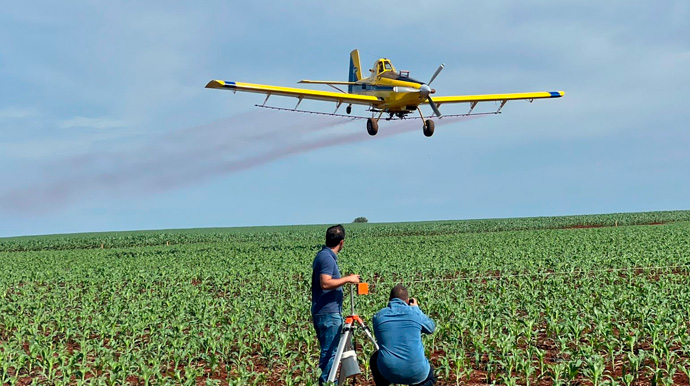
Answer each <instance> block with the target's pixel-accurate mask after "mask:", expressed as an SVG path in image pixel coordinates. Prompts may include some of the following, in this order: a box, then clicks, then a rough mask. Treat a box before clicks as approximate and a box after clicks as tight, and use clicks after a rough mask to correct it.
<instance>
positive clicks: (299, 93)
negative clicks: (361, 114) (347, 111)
mask: <svg viewBox="0 0 690 386" xmlns="http://www.w3.org/2000/svg"><path fill="white" fill-rule="evenodd" d="M206 88H219V89H224V90H231V91H244V92H253V93H258V94H265V95H266V96H267V98H268V96H271V95H280V96H289V97H295V98H299V99H314V100H320V101H330V102H336V103H351V104H358V105H367V106H371V105H375V104H377V103H378V102H381V101H382V100H381V99H379V98H377V97H375V96H372V95H357V94H349V93H342V92H331V91H318V90H307V89H303V88H291V87H279V86H268V85H263V84H252V83H241V82H226V81H222V80H212V81H210V82H208V84H207V85H206Z"/></svg>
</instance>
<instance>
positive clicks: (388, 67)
mask: <svg viewBox="0 0 690 386" xmlns="http://www.w3.org/2000/svg"><path fill="white" fill-rule="evenodd" d="M385 63H386V71H389V70H392V69H393V66H391V63H390V62H385Z"/></svg>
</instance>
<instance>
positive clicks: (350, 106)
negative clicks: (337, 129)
mask: <svg viewBox="0 0 690 386" xmlns="http://www.w3.org/2000/svg"><path fill="white" fill-rule="evenodd" d="M345 112H346V113H348V114H350V113H351V112H352V105H349V106H347V107H346V108H345Z"/></svg>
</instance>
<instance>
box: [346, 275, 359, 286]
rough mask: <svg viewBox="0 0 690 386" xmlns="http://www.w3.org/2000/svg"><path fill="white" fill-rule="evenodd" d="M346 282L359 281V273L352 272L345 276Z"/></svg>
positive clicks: (353, 282) (355, 282)
mask: <svg viewBox="0 0 690 386" xmlns="http://www.w3.org/2000/svg"><path fill="white" fill-rule="evenodd" d="M345 278H346V279H347V282H348V283H352V284H357V283H359V275H356V274H352V275H347V276H346V277H345Z"/></svg>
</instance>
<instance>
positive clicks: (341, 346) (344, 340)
mask: <svg viewBox="0 0 690 386" xmlns="http://www.w3.org/2000/svg"><path fill="white" fill-rule="evenodd" d="M351 335H352V323H348V324H346V325H344V326H343V331H342V333H341V334H340V342H338V349H337V350H336V351H335V358H333V365H332V366H331V371H330V372H329V373H328V379H327V381H328V382H335V375H336V373H337V372H338V367H339V366H340V360H341V359H342V358H343V352H344V351H345V346H346V345H348V344H349V343H350V336H351Z"/></svg>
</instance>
